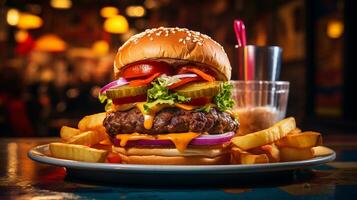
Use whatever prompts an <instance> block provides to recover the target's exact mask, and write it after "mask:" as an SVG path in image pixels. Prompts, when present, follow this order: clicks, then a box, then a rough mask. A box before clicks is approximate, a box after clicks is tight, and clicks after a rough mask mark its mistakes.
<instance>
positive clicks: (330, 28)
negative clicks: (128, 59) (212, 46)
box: [0, 0, 357, 137]
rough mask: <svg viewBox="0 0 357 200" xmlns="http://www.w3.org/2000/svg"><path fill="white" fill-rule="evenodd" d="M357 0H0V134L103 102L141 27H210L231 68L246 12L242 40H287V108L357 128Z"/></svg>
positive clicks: (39, 131) (62, 120)
mask: <svg viewBox="0 0 357 200" xmlns="http://www.w3.org/2000/svg"><path fill="white" fill-rule="evenodd" d="M355 2H356V1H353V0H314V1H309V0H264V1H258V0H206V1H202V0H196V1H189V0H90V1H89V0H11V1H5V0H0V6H1V9H0V137H1V136H5V137H6V136H10V137H12V136H14V137H16V136H57V135H58V129H59V128H60V127H61V126H62V125H64V124H66V125H72V126H75V125H76V124H77V122H78V120H79V119H80V118H81V117H83V116H84V115H86V114H91V113H96V112H101V111H103V110H104V106H103V105H101V104H100V103H99V101H98V99H97V94H98V90H99V89H100V87H101V86H103V85H105V84H106V83H107V82H109V81H110V80H112V79H113V74H112V69H113V59H114V55H115V52H116V50H117V49H118V47H120V45H121V44H123V42H125V41H126V40H127V39H128V38H129V37H130V36H132V35H134V34H136V33H139V32H141V31H143V30H145V29H147V28H153V27H159V26H170V27H186V28H189V29H193V30H196V31H200V32H202V33H206V34H208V35H210V36H211V37H212V38H213V39H215V40H216V41H218V42H219V43H221V44H222V45H223V46H224V48H225V50H226V52H227V54H228V56H229V58H230V60H231V63H232V66H233V68H234V66H235V63H236V56H235V53H236V50H235V48H234V46H235V44H236V40H235V36H234V31H233V25H232V24H233V20H234V19H237V18H241V19H243V20H244V21H245V24H246V28H247V36H248V44H256V45H279V46H281V47H282V48H283V64H282V72H281V80H286V81H290V83H291V87H290V96H289V105H288V115H292V116H295V117H296V118H297V120H298V123H299V124H301V127H302V128H306V129H310V128H314V129H317V130H321V131H325V132H324V133H326V134H328V133H330V132H334V133H348V132H355V128H356V124H357V123H356V122H357V120H356V116H355V113H357V112H356V110H357V109H356V107H357V106H356V105H355V102H357V99H356V97H355V96H357V95H354V85H356V84H355V83H354V74H355V72H356V67H357V65H356V61H355V60H354V59H353V55H352V52H353V50H352V48H353V47H354V46H355V43H356V37H354V35H357V33H356V30H355V27H352V24H353V23H352V19H354V18H357V16H356V12H354V10H353V9H356V8H357V6H356V3H355ZM353 16H355V17H353ZM237 77H238V76H237V74H236V73H234V74H233V79H236V78H237Z"/></svg>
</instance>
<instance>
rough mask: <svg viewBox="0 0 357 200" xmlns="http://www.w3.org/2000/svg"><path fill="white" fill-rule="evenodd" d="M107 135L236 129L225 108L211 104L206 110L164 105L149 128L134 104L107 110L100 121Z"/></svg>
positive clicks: (210, 131)
mask: <svg viewBox="0 0 357 200" xmlns="http://www.w3.org/2000/svg"><path fill="white" fill-rule="evenodd" d="M103 125H104V127H105V128H106V130H107V133H109V135H111V136H114V135H116V134H121V133H134V132H138V133H146V134H159V133H181V132H189V131H192V132H207V133H210V134H220V133H225V132H228V131H236V130H237V129H238V126H239V124H238V122H237V121H236V120H235V119H234V118H232V117H231V115H230V114H228V113H226V112H221V111H218V110H216V109H215V108H212V109H211V111H210V112H207V113H206V112H200V111H187V110H182V109H179V108H166V109H163V110H161V111H160V112H158V113H157V114H156V116H155V119H154V123H153V126H152V128H151V129H145V128H144V116H143V115H142V113H141V112H140V110H139V109H138V108H136V107H135V108H132V109H130V110H128V111H116V112H111V113H109V114H108V115H107V117H106V118H105V119H104V121H103Z"/></svg>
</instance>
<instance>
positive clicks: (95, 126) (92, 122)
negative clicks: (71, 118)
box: [78, 112, 106, 133]
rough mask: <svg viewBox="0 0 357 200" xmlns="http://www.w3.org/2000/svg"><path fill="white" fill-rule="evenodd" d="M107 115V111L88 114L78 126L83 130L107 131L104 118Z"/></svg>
mask: <svg viewBox="0 0 357 200" xmlns="http://www.w3.org/2000/svg"><path fill="white" fill-rule="evenodd" d="M105 116H106V113H104V112H103V113H97V114H94V115H88V116H85V117H83V119H81V121H79V123H78V128H79V130H81V131H90V130H92V131H98V132H104V133H105V128H104V126H103V120H104V118H105Z"/></svg>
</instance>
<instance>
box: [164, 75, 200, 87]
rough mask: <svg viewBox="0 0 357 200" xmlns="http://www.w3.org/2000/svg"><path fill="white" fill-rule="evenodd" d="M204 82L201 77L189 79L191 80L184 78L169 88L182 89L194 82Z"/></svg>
mask: <svg viewBox="0 0 357 200" xmlns="http://www.w3.org/2000/svg"><path fill="white" fill-rule="evenodd" d="M199 80H202V79H201V77H189V78H183V79H181V80H180V81H179V82H177V83H174V84H172V85H170V86H169V89H170V90H172V89H174V88H177V87H180V86H182V85H185V84H186V83H190V82H194V81H199Z"/></svg>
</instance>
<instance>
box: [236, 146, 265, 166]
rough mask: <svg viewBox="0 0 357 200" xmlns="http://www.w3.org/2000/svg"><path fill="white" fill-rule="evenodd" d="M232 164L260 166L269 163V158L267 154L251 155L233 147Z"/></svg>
mask: <svg viewBox="0 0 357 200" xmlns="http://www.w3.org/2000/svg"><path fill="white" fill-rule="evenodd" d="M231 162H232V163H233V164H258V163H268V162H269V158H268V156H267V155H266V154H259V155H255V154H251V153H249V152H246V151H243V150H241V149H239V148H237V147H233V148H232V151H231Z"/></svg>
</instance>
